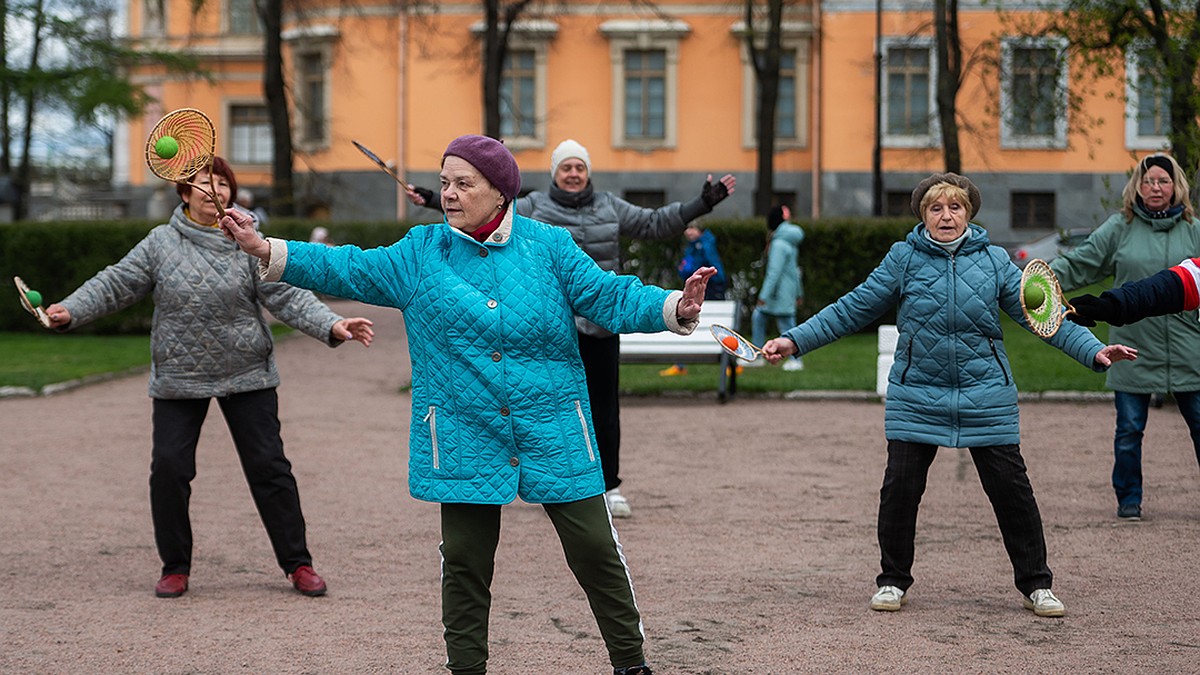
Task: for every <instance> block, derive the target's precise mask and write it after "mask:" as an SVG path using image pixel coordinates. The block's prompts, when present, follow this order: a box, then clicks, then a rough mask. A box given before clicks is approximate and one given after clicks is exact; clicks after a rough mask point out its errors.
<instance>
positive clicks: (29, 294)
mask: <svg viewBox="0 0 1200 675" xmlns="http://www.w3.org/2000/svg"><path fill="white" fill-rule="evenodd" d="M25 299H26V300H28V301H29V304H31V305H33V306H34V307H41V306H42V294H41V293H38V292H37V291H35V290H32V289H30V290H28V291H25Z"/></svg>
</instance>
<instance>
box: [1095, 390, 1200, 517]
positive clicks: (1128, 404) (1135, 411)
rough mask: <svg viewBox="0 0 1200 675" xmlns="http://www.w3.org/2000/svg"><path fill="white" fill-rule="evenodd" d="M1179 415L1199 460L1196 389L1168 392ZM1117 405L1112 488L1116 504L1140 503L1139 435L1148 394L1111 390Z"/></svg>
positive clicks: (1199, 403) (1199, 421)
mask: <svg viewBox="0 0 1200 675" xmlns="http://www.w3.org/2000/svg"><path fill="white" fill-rule="evenodd" d="M1172 396H1174V397H1175V402H1176V404H1178V406H1179V414H1181V415H1183V419H1184V421H1185V422H1186V423H1187V425H1188V429H1189V430H1190V431H1191V434H1192V446H1193V448H1194V449H1195V451H1196V461H1197V462H1200V391H1177V392H1174V393H1173V394H1172ZM1113 403H1114V404H1115V405H1116V408H1117V431H1116V434H1115V435H1114V436H1113V471H1112V485H1113V491H1114V492H1116V494H1117V504H1118V505H1122V504H1141V503H1142V435H1143V434H1144V432H1145V431H1146V417H1147V415H1148V414H1149V410H1150V394H1131V393H1129V392H1124V391H1117V392H1113Z"/></svg>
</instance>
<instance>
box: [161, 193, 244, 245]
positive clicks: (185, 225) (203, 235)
mask: <svg viewBox="0 0 1200 675" xmlns="http://www.w3.org/2000/svg"><path fill="white" fill-rule="evenodd" d="M169 224H170V226H171V227H173V228H174V229H175V231H176V232H178V233H179V234H180V235H182V236H183V237H184V238H185V239H187V240H188V241H190V242H192V243H193V244H195V245H197V246H200V247H203V248H207V249H210V250H213V251H232V250H235V249H236V248H237V244H235V243H234V242H232V241H229V240H228V239H226V238H225V235H224V234H222V233H221V230H220V229H219V228H216V227H209V226H206V225H201V224H200V223H197V222H196V221H194V220H192V219H191V218H188V217H187V214H186V213H185V211H184V206H183V204H182V203H180V204H179V205H178V206H176V207H175V211H174V212H172V213H171V220H170V223H169Z"/></svg>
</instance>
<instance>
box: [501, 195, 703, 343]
mask: <svg viewBox="0 0 1200 675" xmlns="http://www.w3.org/2000/svg"><path fill="white" fill-rule="evenodd" d="M550 189H551V190H552V191H554V190H557V189H558V188H557V187H554V186H551V188H550ZM563 194H564V195H566V193H563ZM711 210H712V209H710V208H709V207H708V206H707V205H705V203H704V201H703V200H701V199H700V198H699V197H697V198H696V199H693V200H691V201H688V202H672V203H670V204H667V205H666V206H662V207H660V208H657V209H647V208H643V207H640V206H635V205H633V204H630V203H629V202H627V201H625V200H624V199H621V198H620V197H617V196H616V195H614V194H613V193H611V192H595V193H593V194H592V198H591V199H590V200H587V201H586V202H585V203H581V204H579V205H578V206H574V207H572V206H566V205H564V204H561V203H559V202H557V201H555V200H554V199H553V198H552V197H551V196H550V194H549V193H548V192H530V193H529V194H527V195H525V196H524V197H521V198H519V199H517V200H516V211H517V213H519V214H520V215H522V216H526V217H529V218H532V219H534V220H540V221H541V222H543V223H549V224H551V225H557V226H559V227H563V228H566V229H567V231H569V232H570V233H571V238H572V239H574V240H575V243H576V244H578V245H579V247H580V248H582V249H583V250H584V252H585V253H587V254H588V255H589V256H590V257H591V258H592V260H595V261H596V264H597V265H599V266H600V269H602V270H605V271H608V272H618V273H619V271H620V267H621V237H628V238H630V239H672V238H675V237H679V236H682V235H683V231H684V230H685V229H686V228H687V224H688V223H689V222H690V221H692V220H693V219H695V218H697V217H699V216H702V215H704V214H706V213H709V212H710V211H711ZM575 328H576V329H577V330H578V331H579V332H581V333H584V334H585V335H591V336H593V337H607V336H610V335H612V333H610V332H608V331H606V330H604V329H603V328H601V327H599V326H597V325H596V324H594V323H592V322H590V321H588V320H586V319H583V318H581V317H576V318H575Z"/></svg>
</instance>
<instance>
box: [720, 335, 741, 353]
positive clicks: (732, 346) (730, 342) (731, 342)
mask: <svg viewBox="0 0 1200 675" xmlns="http://www.w3.org/2000/svg"><path fill="white" fill-rule="evenodd" d="M721 344H723V345H725V348H726V349H728V350H729V351H731V352H736V351H737V350H738V339H737V338H735V337H733V336H732V335H726V336H725V337H723V338H721Z"/></svg>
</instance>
